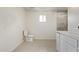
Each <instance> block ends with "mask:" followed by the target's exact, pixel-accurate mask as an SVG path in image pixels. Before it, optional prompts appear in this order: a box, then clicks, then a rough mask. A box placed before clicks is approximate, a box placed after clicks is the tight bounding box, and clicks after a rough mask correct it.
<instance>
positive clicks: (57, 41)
mask: <svg viewBox="0 0 79 59" xmlns="http://www.w3.org/2000/svg"><path fill="white" fill-rule="evenodd" d="M56 50H57V51H58V52H59V51H60V34H59V33H56Z"/></svg>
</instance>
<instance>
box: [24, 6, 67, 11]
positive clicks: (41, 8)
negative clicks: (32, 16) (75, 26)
mask: <svg viewBox="0 0 79 59" xmlns="http://www.w3.org/2000/svg"><path fill="white" fill-rule="evenodd" d="M24 9H25V10H26V11H58V12H63V11H67V10H68V8H67V7H24Z"/></svg>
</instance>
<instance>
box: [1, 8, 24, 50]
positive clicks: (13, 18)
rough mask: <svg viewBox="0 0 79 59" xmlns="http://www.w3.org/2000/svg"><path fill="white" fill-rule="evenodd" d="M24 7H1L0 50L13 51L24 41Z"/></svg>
mask: <svg viewBox="0 0 79 59" xmlns="http://www.w3.org/2000/svg"><path fill="white" fill-rule="evenodd" d="M24 13H25V12H24V9H23V8H13V7H12V8H11V7H6V8H5V7H3V8H2V7H0V51H13V50H14V49H15V48H16V47H17V46H18V45H19V44H20V43H22V41H23V30H24V19H25V15H24Z"/></svg>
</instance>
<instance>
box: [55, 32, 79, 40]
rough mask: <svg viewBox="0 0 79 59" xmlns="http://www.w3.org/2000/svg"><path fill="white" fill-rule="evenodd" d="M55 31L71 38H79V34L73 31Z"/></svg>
mask: <svg viewBox="0 0 79 59" xmlns="http://www.w3.org/2000/svg"><path fill="white" fill-rule="evenodd" d="M56 33H60V34H63V35H66V36H69V37H71V38H73V39H77V40H79V34H78V33H75V32H71V31H56Z"/></svg>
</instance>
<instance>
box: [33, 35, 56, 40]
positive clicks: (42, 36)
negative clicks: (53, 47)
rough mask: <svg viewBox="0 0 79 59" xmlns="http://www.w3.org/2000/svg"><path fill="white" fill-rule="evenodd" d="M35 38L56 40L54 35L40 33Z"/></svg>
mask: <svg viewBox="0 0 79 59" xmlns="http://www.w3.org/2000/svg"><path fill="white" fill-rule="evenodd" d="M35 39H45V40H55V39H56V37H55V36H52V35H40V36H35Z"/></svg>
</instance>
